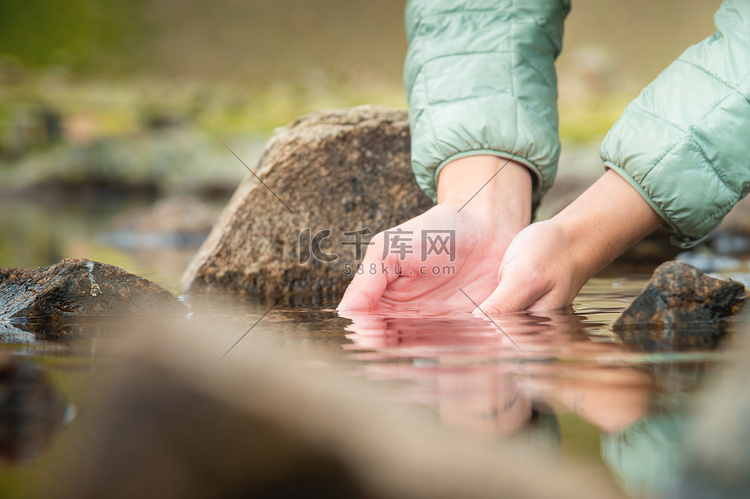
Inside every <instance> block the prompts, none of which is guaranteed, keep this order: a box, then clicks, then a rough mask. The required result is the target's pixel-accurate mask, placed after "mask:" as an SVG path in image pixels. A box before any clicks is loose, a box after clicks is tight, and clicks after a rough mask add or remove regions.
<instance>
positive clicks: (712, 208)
mask: <svg viewBox="0 0 750 499" xmlns="http://www.w3.org/2000/svg"><path fill="white" fill-rule="evenodd" d="M569 10H570V3H569V1H567V0H523V1H520V0H410V1H409V3H408V5H407V7H406V27H407V37H408V39H409V52H408V54H407V58H406V64H405V68H404V83H405V86H406V91H407V96H408V99H409V109H410V118H409V119H410V126H411V133H412V164H413V168H414V173H415V176H416V178H417V182H418V183H419V185H420V186H421V187H422V189H423V190H424V191H425V192H426V193H427V194H428V195H430V196H431V197H433V199H434V198H435V196H436V182H435V179H436V178H437V173H438V172H439V171H440V168H441V167H442V166H443V165H445V164H447V163H448V162H450V161H451V160H453V159H457V158H459V157H462V156H469V155H474V154H495V155H498V156H501V157H507V158H513V159H515V160H516V161H519V162H521V163H523V164H525V165H527V166H528V167H529V168H530V169H531V170H532V171H533V172H534V173H535V174H536V182H535V186H534V200H535V201H538V200H539V199H541V197H542V196H543V195H544V193H545V192H546V191H547V189H549V187H550V186H551V185H552V182H553V181H554V177H555V172H556V170H557V160H558V156H559V151H560V143H559V138H558V133H557V82H556V75H555V69H554V60H555V58H556V57H557V55H558V54H559V53H560V50H561V47H562V34H563V21H564V18H565V16H566V15H567V13H568V11H569ZM715 22H716V27H717V32H716V33H715V34H714V35H712V36H710V37H709V38H707V39H706V40H704V41H702V42H701V43H699V44H697V45H694V46H693V47H690V48H689V49H688V50H687V51H686V52H685V53H684V54H682V55H681V56H680V58H679V59H678V60H677V61H676V62H674V63H673V64H672V65H671V66H669V67H668V68H667V69H666V70H665V71H664V72H663V73H662V74H661V75H659V77H658V78H657V79H656V80H655V81H654V82H653V83H652V84H651V85H649V86H648V87H647V88H646V89H645V90H644V91H643V92H642V93H641V95H640V96H638V98H637V99H636V100H635V101H633V102H632V103H631V104H630V105H629V106H628V107H627V108H626V110H625V112H624V113H623V115H622V117H621V118H620V120H619V121H618V122H617V123H616V124H615V125H614V127H613V128H612V130H611V131H610V132H609V134H607V137H606V138H605V140H604V142H603V144H602V146H601V149H600V155H601V157H602V160H603V161H604V164H605V166H606V167H607V168H611V169H613V170H615V171H617V172H618V173H619V174H620V175H622V176H623V177H624V178H625V179H627V180H628V182H630V183H631V184H632V185H633V187H635V188H636V189H637V190H638V192H639V193H640V194H641V195H642V196H643V197H644V198H645V199H646V200H647V201H648V202H649V204H650V205H651V206H652V207H653V208H654V209H655V210H656V211H657V212H658V213H659V214H660V215H661V216H662V218H663V219H664V220H665V221H666V223H667V224H668V225H669V226H670V227H671V228H672V229H673V231H674V232H675V237H674V238H673V241H674V242H675V243H676V244H679V245H681V246H683V247H690V246H693V245H695V244H698V243H699V242H701V241H703V240H704V239H705V238H706V237H707V236H708V234H709V233H710V232H711V231H712V230H713V229H715V228H716V226H717V225H718V224H719V223H720V222H721V220H722V218H723V217H724V216H725V215H726V214H727V213H728V212H729V210H730V209H731V208H732V207H733V206H734V205H735V203H736V202H737V201H738V200H739V199H741V198H742V197H744V196H745V195H746V194H747V193H748V190H750V153H748V151H747V147H748V144H750V104H749V102H748V97H749V96H750V1H747V0H725V1H724V3H723V4H722V5H721V7H720V9H719V11H718V12H717V13H716V16H715Z"/></svg>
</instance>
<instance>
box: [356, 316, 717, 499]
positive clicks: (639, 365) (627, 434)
mask: <svg viewBox="0 0 750 499" xmlns="http://www.w3.org/2000/svg"><path fill="white" fill-rule="evenodd" d="M592 315H596V314H595V313H594V314H592ZM349 318H350V319H351V320H352V324H351V325H350V326H348V327H347V328H346V329H347V331H348V334H347V338H348V339H349V340H350V341H351V342H352V343H351V344H345V345H343V348H344V349H345V350H346V351H347V352H348V353H347V355H348V358H349V360H351V361H353V362H354V364H355V366H357V367H356V370H357V372H359V373H361V374H363V375H364V376H366V377H367V378H369V379H373V380H378V381H386V382H391V383H394V384H395V386H396V387H397V388H398V392H399V393H400V394H401V397H403V398H405V399H408V400H411V401H415V402H418V403H422V404H425V405H428V406H430V407H432V408H434V409H435V410H436V412H437V413H438V414H439V416H440V418H441V419H442V421H443V422H444V423H445V424H446V425H449V426H452V427H456V428H459V429H461V430H464V431H468V432H471V433H473V434H475V435H478V436H480V437H483V438H493V437H503V438H504V439H506V440H507V439H511V440H512V441H514V442H520V443H521V444H522V446H525V447H529V446H530V447H536V446H538V445H539V444H543V445H544V446H545V447H547V448H550V447H552V448H555V447H559V446H560V429H559V425H558V423H557V416H556V415H555V411H556V412H557V413H561V412H571V413H574V414H576V415H577V416H579V417H580V418H582V419H584V420H585V421H587V422H588V423H590V424H591V425H594V426H595V427H597V428H599V429H600V430H601V432H602V433H601V435H602V436H601V442H602V444H601V445H602V447H601V450H602V458H603V460H604V462H605V463H606V464H607V465H609V466H610V468H611V469H612V471H613V472H614V474H615V475H616V476H618V477H619V478H620V479H621V480H622V482H623V483H624V485H625V488H626V490H628V491H630V492H633V493H644V492H646V493H652V494H661V493H666V492H669V491H670V490H672V489H671V487H672V486H674V483H675V480H676V477H677V475H678V473H679V472H680V470H681V467H682V463H681V457H682V453H681V442H682V432H683V426H684V423H683V420H684V417H683V415H682V414H683V410H684V400H685V399H686V397H685V393H686V392H687V391H689V390H692V389H694V388H695V386H696V384H697V382H698V381H699V379H700V374H701V373H702V372H703V371H704V370H705V368H706V366H707V365H708V363H707V362H706V361H705V360H703V359H699V360H700V361H699V362H680V363H677V362H672V361H670V359H669V358H668V357H667V358H664V359H662V361H659V359H658V358H656V357H653V354H651V355H652V357H647V356H644V354H643V353H642V349H641V348H639V346H638V345H627V344H623V343H621V342H620V341H619V340H618V338H617V336H616V335H614V334H613V333H611V332H610V331H609V330H608V329H607V328H606V327H603V326H604V324H602V323H598V322H595V321H591V320H589V319H588V318H587V317H585V316H582V315H575V314H572V313H556V314H550V315H547V316H533V315H527V314H518V315H513V316H505V317H502V318H497V319H495V320H494V323H492V322H490V321H487V320H486V319H479V318H475V317H473V316H471V315H470V314H465V315H464V316H454V317H451V318H446V317H441V316H440V313H439V312H435V313H432V312H412V313H410V314H406V315H405V314H401V315H400V316H398V317H389V316H382V315H372V314H364V315H354V316H351V317H349ZM695 333H696V331H691V335H694V334H695ZM706 334H708V335H711V334H712V331H707V332H706ZM706 344H707V343H702V342H698V345H701V346H703V345H706ZM714 345H715V343H711V346H714ZM693 346H695V345H693ZM676 355H677V354H676ZM646 359H648V360H646ZM644 360H646V362H644ZM654 360H657V362H653V361H654ZM671 360H677V358H675V359H671ZM665 361H666V362H665ZM553 408H554V411H553Z"/></svg>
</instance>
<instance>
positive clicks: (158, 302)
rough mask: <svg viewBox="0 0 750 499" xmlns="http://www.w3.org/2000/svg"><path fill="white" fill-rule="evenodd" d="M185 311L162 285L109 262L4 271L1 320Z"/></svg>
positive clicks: (76, 261)
mask: <svg viewBox="0 0 750 499" xmlns="http://www.w3.org/2000/svg"><path fill="white" fill-rule="evenodd" d="M184 310H185V308H184V305H183V304H182V303H181V302H180V301H179V300H178V299H177V298H176V297H175V296H174V295H172V293H170V292H169V291H167V290H166V289H164V288H162V287H161V286H158V285H157V284H154V283H152V282H151V281H149V280H147V279H144V278H142V277H138V276H137V275H134V274H131V273H129V272H126V271H124V270H122V269H121V268H118V267H114V266H112V265H107V264H104V263H98V262H92V261H90V260H84V259H80V258H68V259H65V260H63V261H61V262H60V263H58V264H56V265H52V266H50V267H40V268H38V269H34V270H27V269H0V320H6V321H7V320H11V319H19V318H38V319H37V320H38V321H41V322H59V321H63V320H66V319H70V318H71V317H79V316H90V315H102V314H124V313H157V312H164V313H169V312H183V311H184Z"/></svg>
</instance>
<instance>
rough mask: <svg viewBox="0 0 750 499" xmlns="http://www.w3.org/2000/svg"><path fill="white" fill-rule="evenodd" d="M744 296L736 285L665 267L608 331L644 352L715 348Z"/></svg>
mask: <svg viewBox="0 0 750 499" xmlns="http://www.w3.org/2000/svg"><path fill="white" fill-rule="evenodd" d="M746 293H747V291H746V289H745V286H743V285H742V284H740V283H738V282H734V281H731V280H729V281H724V280H721V279H715V278H713V277H709V276H707V275H705V274H704V273H703V272H701V271H700V270H698V269H697V268H695V267H693V266H692V265H688V264H686V263H683V262H677V261H671V262H666V263H664V264H662V265H660V266H659V267H658V268H657V269H656V270H655V271H654V275H653V276H652V277H651V280H650V281H649V282H648V285H647V286H646V289H645V290H644V291H643V292H642V293H641V294H640V295H639V296H638V297H637V298H636V299H635V300H634V301H633V303H632V304H631V305H630V306H629V307H628V308H627V309H626V310H625V311H624V312H623V313H622V315H621V316H620V317H619V318H618V319H617V320H616V321H615V323H614V324H613V325H612V327H613V329H614V331H615V332H616V333H617V334H618V335H620V337H621V338H622V339H623V341H625V342H626V343H630V344H635V345H637V346H639V347H641V348H642V349H644V350H647V351H653V350H674V349H685V348H706V347H708V348H713V347H714V346H716V344H717V342H718V340H719V339H720V338H721V336H723V334H724V328H723V324H722V322H721V321H722V320H723V319H726V318H728V317H730V316H732V315H733V314H734V313H736V312H737V311H738V310H739V308H740V305H741V303H742V301H743V300H744V299H745V296H746Z"/></svg>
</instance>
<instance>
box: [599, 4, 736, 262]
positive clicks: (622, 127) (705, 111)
mask: <svg viewBox="0 0 750 499" xmlns="http://www.w3.org/2000/svg"><path fill="white" fill-rule="evenodd" d="M714 21H715V23H716V28H717V32H716V33H715V34H713V35H712V36H710V37H709V38H707V39H706V40H704V41H702V42H701V43H698V44H697V45H694V46H692V47H690V48H689V49H688V50H687V51H685V53H683V54H682V55H681V56H680V58H679V59H678V60H677V61H675V62H674V63H673V64H672V65H671V66H669V67H668V68H667V69H666V70H665V71H664V72H663V73H662V74H661V75H659V76H658V77H657V78H656V80H655V81H654V82H653V83H651V85H649V86H648V87H647V88H646V89H645V90H644V91H643V92H642V93H641V94H640V96H638V98H636V100H635V101H633V102H632V103H631V104H630V105H629V106H628V107H627V108H626V109H625V112H624V113H623V115H622V117H621V118H620V120H619V121H618V122H617V123H616V124H615V126H614V127H613V128H612V130H610V132H609V134H607V137H606V138H605V139H604V142H603V144H602V146H601V149H600V155H601V157H602V160H603V161H604V162H605V166H607V167H608V168H611V169H614V170H616V171H617V172H618V173H619V174H620V175H622V176H623V177H624V178H625V179H626V180H628V181H629V182H630V183H631V185H633V187H635V188H636V189H637V190H638V191H639V192H640V194H641V195H642V196H643V197H644V198H645V199H646V200H647V201H648V202H649V203H650V204H651V206H652V207H653V208H654V209H655V210H656V211H657V213H659V215H661V217H662V218H663V219H664V220H665V221H666V222H667V224H669V226H670V227H671V228H672V230H673V231H674V233H675V235H674V237H673V242H674V243H675V244H678V245H680V246H682V247H686V248H687V247H690V246H694V245H695V244H698V243H700V242H701V241H703V240H704V239H705V238H706V237H707V236H708V234H709V233H710V232H711V231H712V230H713V229H715V228H716V226H717V225H718V224H719V223H720V222H721V220H722V218H724V216H725V215H726V214H727V213H728V212H729V210H731V209H732V207H733V206H734V205H735V203H737V201H739V200H740V199H741V198H742V197H744V196H745V195H746V194H747V193H748V189H749V188H750V152H749V150H748V147H749V144H750V104H749V103H748V96H750V2H748V1H747V0H726V1H725V2H724V3H723V4H722V5H721V7H720V8H719V11H718V12H717V13H716V15H715V17H714Z"/></svg>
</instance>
